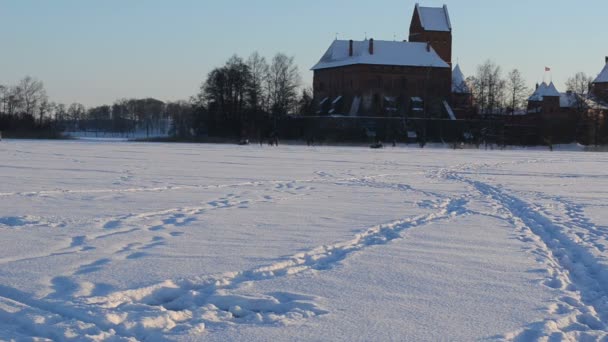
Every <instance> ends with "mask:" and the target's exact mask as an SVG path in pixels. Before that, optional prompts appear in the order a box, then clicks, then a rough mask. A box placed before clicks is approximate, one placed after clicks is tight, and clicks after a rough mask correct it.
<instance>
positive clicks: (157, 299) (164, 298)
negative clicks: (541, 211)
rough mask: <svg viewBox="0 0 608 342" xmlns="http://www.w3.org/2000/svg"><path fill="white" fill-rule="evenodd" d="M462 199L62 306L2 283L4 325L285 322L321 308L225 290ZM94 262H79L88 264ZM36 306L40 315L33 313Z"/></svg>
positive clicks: (152, 328)
mask: <svg viewBox="0 0 608 342" xmlns="http://www.w3.org/2000/svg"><path fill="white" fill-rule="evenodd" d="M466 203H467V201H466V199H465V198H459V199H453V200H444V201H443V202H441V203H440V204H439V205H437V206H436V208H435V210H436V211H435V212H433V213H431V214H428V215H422V216H418V217H413V218H406V219H401V220H397V221H394V222H390V223H387V224H382V225H378V226H375V227H372V228H370V229H368V230H367V231H365V232H363V233H360V234H357V235H356V236H355V237H354V238H353V239H351V240H348V241H344V242H339V243H335V244H332V245H327V246H321V247H318V248H315V249H313V250H311V251H309V252H303V253H298V254H295V255H293V256H291V257H289V258H287V259H286V260H281V261H278V262H276V263H274V264H271V265H268V266H261V267H257V268H254V269H251V270H247V271H241V272H233V273H227V274H223V275H219V276H207V277H205V276H202V277H200V278H196V279H187V280H178V281H171V280H168V281H166V282H163V283H161V284H158V285H154V286H150V287H145V288H141V289H133V290H128V291H123V292H117V293H112V294H110V295H108V296H103V297H88V298H81V299H76V300H75V301H74V304H73V305H68V306H63V305H62V304H61V303H59V302H55V301H52V300H33V299H28V296H27V295H25V294H23V293H20V292H19V291H18V290H16V289H12V288H8V287H0V296H2V297H4V298H5V299H4V302H5V305H6V306H9V305H12V307H13V308H18V310H19V311H21V313H20V314H19V320H18V321H13V320H7V321H6V322H7V323H12V324H16V325H17V326H19V327H20V329H21V330H23V331H28V330H29V333H33V334H34V335H33V336H41V337H45V338H49V339H56V338H59V336H61V338H60V339H66V337H69V335H70V334H69V332H71V333H73V334H74V337H75V339H80V338H82V336H84V335H86V334H89V335H94V336H96V338H102V339H104V338H107V337H110V336H111V337H113V338H119V337H120V338H136V339H138V340H145V339H149V338H153V339H161V338H162V336H164V335H166V334H177V335H183V334H186V335H188V334H200V333H201V332H203V331H204V330H205V329H206V326H207V325H213V326H214V327H216V328H218V325H221V324H226V323H228V324H240V323H244V324H290V323H293V322H297V321H299V320H301V319H305V318H311V317H315V316H318V315H323V314H326V313H328V312H327V311H326V310H325V309H323V308H321V307H319V306H318V305H317V304H316V303H315V301H316V300H317V298H315V297H311V296H306V295H302V294H295V293H284V292H283V293H267V294H261V295H260V294H251V295H242V294H236V293H233V292H234V291H235V290H236V289H239V288H241V287H243V286H250V285H251V284H252V283H253V282H257V281H264V280H270V279H273V278H277V277H285V276H294V275H297V274H299V273H302V272H306V271H316V272H320V271H325V270H329V269H331V268H333V267H334V266H335V265H337V264H338V263H340V262H341V261H342V260H344V259H345V258H347V257H348V256H349V255H350V254H352V253H354V252H359V251H363V250H365V249H367V248H370V247H373V246H378V245H383V244H386V243H389V242H390V241H392V240H394V239H398V238H401V237H402V235H401V233H402V232H403V231H405V230H407V229H410V228H414V227H421V226H424V225H427V224H430V223H433V222H437V221H441V220H449V219H451V218H454V217H456V216H459V215H465V214H467V213H468V211H467V210H466V209H465V205H466ZM96 264H100V263H96ZM96 264H93V265H89V266H87V267H88V268H89V269H90V268H94V267H96ZM85 269H86V268H85ZM11 310H12V309H10V308H7V307H4V308H2V307H0V314H1V313H2V312H4V314H5V315H10V311H11ZM39 311H42V313H37V312H39ZM48 314H51V315H50V316H51V317H52V322H53V323H52V326H53V329H49V330H44V331H37V330H34V329H31V327H33V326H35V325H36V324H37V322H36V320H37V319H38V317H43V316H47V317H48V316H49V315H48ZM45 319H48V318H45ZM78 327H82V328H83V329H79V328H78ZM63 329H65V330H63ZM68 330H69V331H68ZM87 332H88V333H87Z"/></svg>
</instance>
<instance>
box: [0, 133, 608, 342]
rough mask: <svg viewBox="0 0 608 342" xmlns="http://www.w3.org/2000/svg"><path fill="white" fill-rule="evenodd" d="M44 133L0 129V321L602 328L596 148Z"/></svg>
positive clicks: (106, 333)
mask: <svg viewBox="0 0 608 342" xmlns="http://www.w3.org/2000/svg"><path fill="white" fill-rule="evenodd" d="M11 144H15V145H20V146H18V148H15V147H13V146H12V145H11ZM54 144H56V145H57V146H55V145H54ZM30 145H31V146H33V147H30ZM51 145H52V146H51V147H48V146H46V145H43V144H40V143H38V142H23V143H22V142H19V143H13V142H9V143H7V144H4V141H3V143H2V144H1V145H0V151H3V152H5V151H6V152H8V153H7V159H6V161H3V165H0V176H2V177H3V179H6V180H7V181H5V182H3V183H1V184H0V208H2V209H0V234H1V235H2V239H0V247H1V248H0V340H11V339H15V340H18V341H21V340H52V341H56V340H62V341H63V340H65V341H87V340H88V341H144V340H145V341H165V340H171V341H173V340H177V341H180V340H186V341H187V340H200V339H205V338H208V339H210V340H249V339H251V340H272V339H277V340H285V339H292V338H295V339H302V340H319V339H324V337H327V338H326V339H332V340H334V339H335V340H339V339H347V338H348V339H357V338H360V339H366V340H370V339H372V340H373V339H377V340H395V339H411V340H425V339H426V340H435V339H438V338H439V337H444V338H445V339H450V338H451V337H452V338H453V339H463V340H476V339H490V340H510V341H559V340H572V341H574V340H576V341H579V340H582V341H587V340H589V341H608V334H607V331H608V257H607V256H606V252H607V251H608V220H606V216H605V214H604V212H603V211H602V210H605V208H606V205H605V203H603V198H606V196H608V188H607V185H608V183H607V182H608V178H606V177H605V176H604V175H603V174H602V172H596V170H603V165H604V164H603V163H605V162H608V158H601V157H598V156H593V158H591V157H589V156H588V155H584V154H557V155H556V154H552V155H551V156H552V157H553V156H557V157H556V158H551V159H539V158H537V156H538V154H537V153H529V152H504V151H503V152H495V153H497V155H499V157H497V155H494V154H489V153H487V152H486V153H480V152H478V151H473V152H471V151H437V150H423V151H420V150H417V149H416V150H414V149H403V150H402V149H393V150H391V149H385V150H382V151H369V150H368V149H364V150H363V149H357V148H352V149H350V148H349V149H346V148H329V147H328V148H311V149H306V148H304V147H281V148H277V149H272V150H270V149H263V148H260V149H258V148H257V147H254V146H249V147H242V148H241V147H239V148H237V147H234V146H205V145H203V146H199V145H192V146H190V145H165V144H133V145H131V144H115V145H114V144H112V145H110V144H108V145H104V144H87V145H81V144H78V143H62V142H57V143H52V144H51ZM59 149H65V151H62V154H58V153H55V152H56V150H59ZM29 150H34V151H36V152H31V151H29ZM47 152H49V153H47ZM597 160H600V161H597ZM472 161H474V162H472ZM572 165H574V166H572ZM589 165H591V166H589ZM560 168H564V170H559V169H560ZM44 170H46V171H49V170H50V172H43V171H44ZM582 170H584V172H582ZM536 183H538V184H536ZM579 189H582V190H579ZM341 292H343V293H341ZM528 292H529V293H528ZM520 307H521V308H525V309H522V310H521V311H526V312H524V313H523V314H522V313H520V312H518V310H520ZM535 310H536V311H535ZM494 311H496V312H494ZM533 311H534V312H533ZM482 316H483V317H482ZM480 317H481V318H480ZM452 321H453V322H458V323H451V322H452ZM503 321H508V322H504V324H503ZM492 322H500V323H498V324H496V325H492ZM488 323H489V324H488ZM467 324H468V326H467ZM485 325H490V326H488V327H486V326H485ZM467 327H470V328H471V330H470V331H469V329H467ZM479 327H481V328H479ZM443 328H446V330H445V334H446V335H442V333H444V330H442V329H443ZM425 330H427V331H432V332H433V334H425V332H426V331H425ZM450 331H451V333H455V335H452V336H451V335H449V333H450ZM328 332H329V335H326V334H327V333H328ZM341 332H348V333H346V334H345V335H340V334H341ZM320 334H324V335H320ZM410 334H412V335H410ZM347 336H348V337H347ZM375 337H376V338H375Z"/></svg>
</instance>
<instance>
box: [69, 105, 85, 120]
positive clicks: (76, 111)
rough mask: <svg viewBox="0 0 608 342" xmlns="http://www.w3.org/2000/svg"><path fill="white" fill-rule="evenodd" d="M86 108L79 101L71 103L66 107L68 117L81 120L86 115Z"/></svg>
mask: <svg viewBox="0 0 608 342" xmlns="http://www.w3.org/2000/svg"><path fill="white" fill-rule="evenodd" d="M86 112H87V110H86V108H85V107H84V105H82V104H80V103H72V104H71V105H70V107H69V108H68V112H67V114H68V117H69V118H70V120H83V119H84V118H85V115H86Z"/></svg>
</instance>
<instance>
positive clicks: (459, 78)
mask: <svg viewBox="0 0 608 342" xmlns="http://www.w3.org/2000/svg"><path fill="white" fill-rule="evenodd" d="M452 92H453V93H456V94H470V93H471V88H469V85H468V84H467V82H466V80H465V77H464V74H463V73H462V70H460V65H458V64H456V67H455V68H454V70H453V71H452Z"/></svg>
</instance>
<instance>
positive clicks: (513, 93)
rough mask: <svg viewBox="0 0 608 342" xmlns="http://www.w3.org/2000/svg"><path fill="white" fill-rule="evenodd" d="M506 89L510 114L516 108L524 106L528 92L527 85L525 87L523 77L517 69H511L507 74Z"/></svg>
mask: <svg viewBox="0 0 608 342" xmlns="http://www.w3.org/2000/svg"><path fill="white" fill-rule="evenodd" d="M507 91H508V93H509V101H510V105H509V107H510V109H511V114H515V111H516V110H518V109H522V108H523V107H524V104H525V100H526V94H527V92H528V87H526V83H525V81H524V78H523V77H522V75H521V73H520V72H519V70H517V69H513V70H511V72H509V74H508V75H507Z"/></svg>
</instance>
